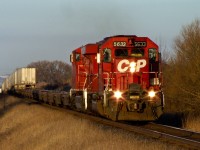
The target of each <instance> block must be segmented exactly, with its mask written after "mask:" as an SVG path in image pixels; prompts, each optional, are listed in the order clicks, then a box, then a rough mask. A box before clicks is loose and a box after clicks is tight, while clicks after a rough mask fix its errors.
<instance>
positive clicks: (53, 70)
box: [27, 61, 71, 88]
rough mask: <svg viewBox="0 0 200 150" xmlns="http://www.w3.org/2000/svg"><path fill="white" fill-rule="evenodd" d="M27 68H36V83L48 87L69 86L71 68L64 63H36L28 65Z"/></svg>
mask: <svg viewBox="0 0 200 150" xmlns="http://www.w3.org/2000/svg"><path fill="white" fill-rule="evenodd" d="M27 67H34V68H36V70H37V73H36V78H37V82H38V83H43V84H48V86H49V87H50V86H51V87H52V88H53V86H55V87H59V86H63V85H69V84H70V82H71V66H70V65H69V64H67V63H65V62H62V61H38V62H33V63H31V64H29V65H28V66H27Z"/></svg>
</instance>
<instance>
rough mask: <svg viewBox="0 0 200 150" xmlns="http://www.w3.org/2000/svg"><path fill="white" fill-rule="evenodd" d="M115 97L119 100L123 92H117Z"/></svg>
mask: <svg viewBox="0 0 200 150" xmlns="http://www.w3.org/2000/svg"><path fill="white" fill-rule="evenodd" d="M114 96H115V97H116V98H117V99H119V98H121V97H122V92H120V91H115V92H114Z"/></svg>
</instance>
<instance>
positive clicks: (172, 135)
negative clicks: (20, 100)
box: [25, 100, 200, 149]
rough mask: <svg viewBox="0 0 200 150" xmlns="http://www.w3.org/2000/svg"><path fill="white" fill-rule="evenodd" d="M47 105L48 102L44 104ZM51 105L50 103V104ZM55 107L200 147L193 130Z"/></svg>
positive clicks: (194, 147) (99, 121) (98, 120)
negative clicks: (123, 120) (125, 120)
mask: <svg viewBox="0 0 200 150" xmlns="http://www.w3.org/2000/svg"><path fill="white" fill-rule="evenodd" d="M25 102H26V103H28V104H31V103H37V102H35V101H34V100H32V101H31V102H30V101H27V100H25ZM43 105H47V104H43ZM48 106H49V105H48ZM50 107H52V108H53V109H58V110H60V109H62V110H64V111H66V112H67V113H70V114H72V115H75V116H78V117H81V118H84V119H88V120H91V121H95V122H97V123H101V124H104V125H107V126H112V127H116V128H120V129H124V130H126V131H130V132H134V133H138V134H141V135H145V136H148V137H151V138H154V139H158V140H161V141H164V142H168V143H172V144H176V145H179V146H183V147H186V148H189V149H200V133H198V132H193V131H189V130H185V129H181V128H175V127H171V126H166V125H161V124H155V123H146V124H142V125H141V124H140V125H135V124H134V123H133V122H114V121H111V120H108V119H105V118H101V117H97V116H92V115H88V114H84V113H80V112H76V111H73V110H69V109H64V108H59V107H54V106H50Z"/></svg>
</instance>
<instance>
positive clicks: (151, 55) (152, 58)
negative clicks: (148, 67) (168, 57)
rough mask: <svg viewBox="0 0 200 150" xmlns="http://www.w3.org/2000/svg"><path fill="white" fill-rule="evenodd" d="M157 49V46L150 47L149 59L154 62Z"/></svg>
mask: <svg viewBox="0 0 200 150" xmlns="http://www.w3.org/2000/svg"><path fill="white" fill-rule="evenodd" d="M156 56H157V54H156V49H155V48H150V49H149V60H150V61H152V62H155V61H156Z"/></svg>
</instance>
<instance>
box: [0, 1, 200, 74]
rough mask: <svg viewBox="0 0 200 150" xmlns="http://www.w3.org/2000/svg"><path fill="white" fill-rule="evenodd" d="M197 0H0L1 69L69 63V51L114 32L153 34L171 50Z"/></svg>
mask: <svg viewBox="0 0 200 150" xmlns="http://www.w3.org/2000/svg"><path fill="white" fill-rule="evenodd" d="M199 8H200V1H199V0H0V75H5V74H10V73H12V72H13V71H14V70H15V69H16V68H21V67H26V66H27V65H28V64H30V63H32V62H37V61H42V60H49V61H54V60H60V61H64V62H67V63H69V64H70V62H69V55H70V54H71V51H73V50H74V49H75V48H78V47H80V46H82V45H85V44H87V43H95V42H98V41H100V40H102V39H104V38H105V37H107V36H112V35H125V34H128V35H137V36H145V37H149V38H151V39H152V40H153V41H155V42H156V43H157V44H158V45H159V43H162V45H165V46H166V47H167V49H168V50H171V51H173V41H174V39H175V38H176V37H177V36H178V35H179V34H180V32H181V30H182V28H183V26H186V25H188V24H191V23H192V22H193V21H194V20H195V19H200V10H199Z"/></svg>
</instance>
